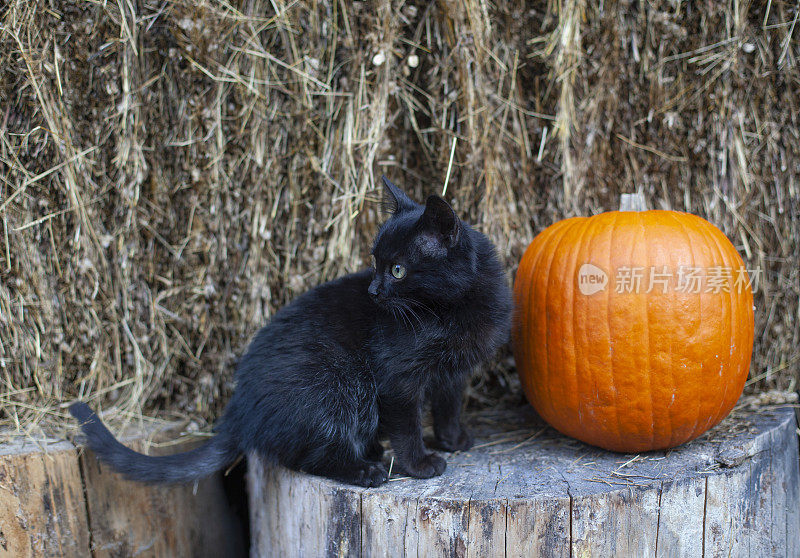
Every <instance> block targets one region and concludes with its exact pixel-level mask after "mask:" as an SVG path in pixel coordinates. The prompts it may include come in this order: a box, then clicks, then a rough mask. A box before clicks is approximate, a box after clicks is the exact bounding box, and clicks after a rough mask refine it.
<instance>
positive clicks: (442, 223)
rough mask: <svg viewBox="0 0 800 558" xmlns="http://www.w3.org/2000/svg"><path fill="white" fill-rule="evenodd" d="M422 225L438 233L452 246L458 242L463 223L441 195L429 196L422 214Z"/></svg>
mask: <svg viewBox="0 0 800 558" xmlns="http://www.w3.org/2000/svg"><path fill="white" fill-rule="evenodd" d="M422 225H423V227H425V229H426V230H427V231H430V232H432V233H436V234H438V235H439V236H440V238H442V239H443V240H445V241H446V242H447V243H448V244H449V245H450V246H453V245H454V244H456V242H458V237H459V234H460V232H461V225H460V222H459V220H458V216H457V215H456V212H455V211H453V208H452V207H450V204H448V203H447V202H446V201H444V200H443V199H442V198H440V197H439V196H429V197H428V200H427V201H426V202H425V211H424V212H423V214H422Z"/></svg>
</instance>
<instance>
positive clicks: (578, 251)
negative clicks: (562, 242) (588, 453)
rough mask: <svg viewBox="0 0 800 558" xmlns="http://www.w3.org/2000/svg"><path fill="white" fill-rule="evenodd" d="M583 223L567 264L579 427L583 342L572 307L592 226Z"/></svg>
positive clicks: (581, 415)
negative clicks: (579, 270)
mask: <svg viewBox="0 0 800 558" xmlns="http://www.w3.org/2000/svg"><path fill="white" fill-rule="evenodd" d="M583 225H584V226H583V230H582V231H581V232H580V237H579V238H578V242H576V243H575V250H574V257H573V258H572V259H571V262H570V265H569V266H568V269H570V270H571V271H572V272H573V274H572V277H570V278H569V279H570V281H569V284H570V285H571V287H572V297H571V298H572V304H571V306H572V308H573V312H572V343H571V346H572V353H573V375H574V376H575V389H574V390H572V395H573V397H574V400H575V406H574V408H575V409H577V410H578V426H579V427H583V413H582V412H581V407H582V405H581V403H580V401H581V395H582V389H581V386H582V385H583V382H582V381H581V380H583V376H584V375H585V371H584V373H583V374H581V373H580V371H581V369H582V368H584V367H583V366H582V365H583V363H584V362H585V355H581V357H582V358H579V356H578V353H579V352H582V351H583V347H584V343H578V342H577V335H576V334H575V329H576V323H577V319H576V312H575V310H574V309H575V308H576V306H577V304H576V303H577V296H578V292H579V289H577V288H575V284H574V282H575V274H574V271H575V268H576V263H577V262H578V261H580V259H581V258H580V256H581V255H582V254H583V248H584V246H583V242H584V239H585V238H586V233H587V232H588V231H589V230H590V229H591V228H592V225H593V223H592V220H591V219H587V220H586V221H585V222H584V223H583ZM584 322H585V320H584ZM585 326H586V324H585V323H584V331H585ZM588 368H591V366H589V367H588Z"/></svg>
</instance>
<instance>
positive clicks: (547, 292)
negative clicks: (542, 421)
mask: <svg viewBox="0 0 800 558" xmlns="http://www.w3.org/2000/svg"><path fill="white" fill-rule="evenodd" d="M574 224H575V222H574V221H573V222H570V223H569V225H568V226H564V227H562V229H560V230H559V231H557V233H561V235H560V236H558V235H557V234H556V233H554V234H553V237H551V238H550V239H549V240H550V242H555V249H554V250H551V255H550V260H549V262H548V264H547V273H545V276H546V277H547V282H546V283H545V289H544V301H545V302H544V305H545V306H544V308H545V350H544V357H545V371H546V372H545V373H546V377H545V384H546V385H547V398H548V402H549V403H550V408H551V410H552V413H553V416H555V415H556V414H557V411H556V408H555V405H554V404H553V382H552V381H551V378H550V376H551V370H550V366H549V363H550V361H551V359H550V349H551V348H552V345H553V343H551V342H550V335H551V332H552V328H551V327H550V311H549V307H548V306H549V305H548V301H549V300H550V283H552V282H553V281H552V280H551V279H550V273H551V271H552V270H553V261H554V260H555V259H556V255H557V254H558V253H559V250H560V248H561V245H562V243H563V242H564V239H565V238H566V237H567V234H566V233H567V232H568V231H569V230H570V229H571V228H573V225H574ZM556 345H557V344H556ZM556 373H557V371H556ZM559 385H560V386H562V389H561V393H560V397H559V399H558V401H560V402H561V401H564V388H563V383H561V382H559ZM558 414H559V415H560V412H559V413H558Z"/></svg>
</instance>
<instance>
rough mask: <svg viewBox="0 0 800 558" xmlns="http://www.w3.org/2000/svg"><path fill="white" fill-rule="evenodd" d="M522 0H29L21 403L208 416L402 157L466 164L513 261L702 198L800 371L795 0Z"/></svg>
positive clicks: (6, 101) (765, 343)
mask: <svg viewBox="0 0 800 558" xmlns="http://www.w3.org/2000/svg"><path fill="white" fill-rule="evenodd" d="M196 4H199V7H197V6H196ZM522 4H524V3H520V2H496V3H493V4H490V3H488V2H485V1H484V0H465V1H463V2H449V1H440V2H432V1H431V2H404V3H391V2H389V1H388V0H380V1H377V2H369V3H368V2H341V1H337V0H330V1H328V0H324V1H316V2H305V1H301V2H294V1H292V2H287V1H284V0H270V1H266V0H248V1H244V2H236V3H235V5H234V4H231V3H228V2H226V1H225V0H205V1H201V2H199V3H196V2H193V1H188V0H184V1H180V0H137V1H136V2H128V1H125V0H120V1H118V2H114V1H109V2H104V1H103V2H101V1H66V2H62V1H60V0H58V1H57V0H9V2H8V3H7V4H6V6H5V7H4V8H0V22H1V23H0V68H2V70H0V72H1V73H0V75H2V81H1V82H0V138H1V139H0V220H2V222H1V223H0V382H1V383H2V388H1V389H0V423H1V424H2V425H4V426H9V425H10V426H12V427H17V428H21V429H22V430H26V431H30V430H31V429H32V428H33V427H34V426H35V425H39V424H56V423H58V421H59V420H60V419H61V417H63V416H65V415H64V409H63V407H59V404H60V403H61V402H62V401H66V400H70V399H72V398H74V397H76V396H81V397H84V398H86V397H88V396H91V397H94V398H96V403H97V404H102V406H103V407H105V408H107V409H108V408H112V409H115V410H116V411H117V412H119V413H120V414H121V415H122V416H133V415H135V414H138V413H140V412H142V411H145V412H149V413H152V412H154V411H155V410H162V411H164V410H166V411H172V412H176V413H184V414H187V415H191V416H195V417H201V418H203V419H211V418H213V417H214V416H215V415H216V414H217V413H218V411H219V409H220V408H221V406H222V405H223V404H224V402H225V401H226V399H227V396H228V395H229V393H230V391H231V389H232V382H231V378H232V372H233V367H234V363H235V361H236V358H237V356H238V355H240V354H241V352H242V350H243V348H244V347H245V345H246V343H247V341H248V338H249V336H250V335H251V334H252V333H253V332H254V331H255V330H256V329H257V328H258V327H260V326H261V325H263V323H264V322H265V320H267V319H268V318H269V316H270V315H271V313H272V312H274V311H275V309H276V308H278V307H280V306H281V305H283V304H285V303H286V302H287V301H289V300H290V299H292V298H293V297H294V296H296V295H297V294H298V293H301V292H303V291H305V290H306V289H308V288H309V287H311V286H313V285H316V284H318V283H320V282H321V281H324V280H326V279H329V278H332V277H335V276H337V275H339V274H342V273H344V272H347V271H352V270H355V269H357V268H359V267H360V266H362V265H365V264H366V263H367V261H368V260H367V258H368V246H369V243H368V240H369V238H370V235H371V234H372V233H373V232H374V230H375V227H376V223H377V222H378V220H379V219H380V216H379V214H378V206H377V204H376V203H375V202H376V200H377V196H378V192H379V190H378V188H377V183H376V178H377V177H379V175H380V174H381V173H385V174H387V175H389V176H391V177H392V179H393V180H394V181H395V182H397V183H398V184H402V185H405V186H406V187H408V188H409V189H410V190H411V191H412V192H413V194H415V195H416V197H417V198H419V199H421V198H423V196H425V195H427V194H429V193H432V192H435V191H440V190H441V189H442V187H443V185H444V183H445V178H446V176H448V173H449V180H448V182H447V194H446V195H447V197H448V198H450V199H453V200H454V205H455V207H456V208H457V210H458V211H459V212H461V213H462V214H464V215H466V216H468V217H469V219H471V220H472V222H473V223H476V225H477V226H478V227H479V228H481V229H482V230H484V231H485V232H486V233H487V234H489V235H490V236H491V238H492V239H493V240H494V241H495V242H496V243H497V246H498V248H499V250H500V251H501V253H502V255H503V257H504V258H505V260H506V262H507V264H508V269H509V274H511V273H513V271H514V270H515V267H516V262H517V261H518V259H519V257H520V256H521V254H522V251H523V249H524V247H525V246H526V245H527V243H528V242H529V241H530V240H531V239H532V237H533V236H534V234H535V233H536V232H538V231H539V230H541V229H542V228H543V227H545V226H547V225H548V224H550V223H552V222H553V221H555V220H557V219H560V218H563V217H565V216H570V215H575V214H591V213H594V212H599V211H602V210H606V209H613V208H615V207H616V206H617V203H618V202H617V200H618V196H619V194H620V193H621V192H625V191H631V190H634V189H639V190H641V191H643V192H645V194H646V196H647V197H648V199H649V200H650V203H651V205H652V206H653V207H664V208H674V209H680V210H688V211H692V212H695V213H697V214H699V215H702V216H704V217H707V218H708V219H709V220H711V221H712V222H713V223H715V224H717V225H718V226H719V227H720V228H722V229H723V231H724V232H725V233H726V234H727V235H728V236H729V237H730V238H731V239H732V240H733V241H734V243H735V244H736V245H737V246H738V247H739V248H740V251H741V253H742V254H743V255H744V256H745V259H746V261H747V263H748V267H749V268H760V269H762V270H763V272H762V275H761V277H760V285H759V292H758V294H757V302H756V305H757V309H758V311H757V315H756V316H757V317H756V319H757V323H756V330H757V332H758V336H757V339H756V346H755V354H754V359H753V369H752V372H751V377H752V378H753V380H754V385H755V386H757V387H758V388H780V389H786V388H794V385H795V384H794V382H795V376H796V372H797V369H798V359H800V352H798V347H800V316H798V297H799V296H800V292H799V289H800V286H799V285H800V277H798V273H799V271H798V270H799V269H800V202H798V198H799V197H800V196H799V195H798V188H800V138H798V134H799V133H800V126H798V124H799V123H798V118H799V117H798V113H800V106H798V104H800V69H799V68H798V57H800V40H799V39H798V38H799V37H800V29H795V27H796V26H795V24H796V23H797V20H798V13H799V12H798V6H797V4H796V2H785V1H779V0H774V1H772V2H769V3H765V5H762V4H761V3H756V4H755V5H753V6H750V5H749V4H748V3H747V2H733V3H731V4H728V3H721V2H704V3H694V2H693V3H689V4H685V3H680V2H666V1H664V2H659V1H654V2H647V3H629V2H620V3H617V2H601V3H589V2H584V1H582V0H564V1H563V2H552V1H551V2H537V3H533V4H531V5H528V6H523V5H522ZM798 27H800V26H798ZM510 366H511V364H510V363H509V360H508V359H507V358H503V359H501V364H500V365H499V366H493V367H491V370H490V371H484V372H482V373H481V374H479V375H478V376H477V378H476V380H475V385H474V386H473V390H472V391H471V393H472V395H473V397H474V400H475V401H477V402H478V403H481V402H484V403H485V402H487V401H491V400H492V398H493V397H497V396H498V394H502V393H504V392H507V391H508V389H509V387H508V386H509V384H510V385H511V389H514V386H513V373H510V372H509V369H510ZM517 393H518V392H517Z"/></svg>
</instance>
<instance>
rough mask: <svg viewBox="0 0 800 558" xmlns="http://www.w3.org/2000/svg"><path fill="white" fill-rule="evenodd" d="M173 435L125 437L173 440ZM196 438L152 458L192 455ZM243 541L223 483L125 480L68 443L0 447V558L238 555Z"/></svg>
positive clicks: (134, 441)
mask: <svg viewBox="0 0 800 558" xmlns="http://www.w3.org/2000/svg"><path fill="white" fill-rule="evenodd" d="M176 435H177V434H176V433H175V432H174V431H171V430H168V431H167V432H164V431H159V432H151V433H150V434H149V435H148V436H142V435H141V434H140V435H136V436H129V437H126V438H125V439H124V440H125V442H126V444H128V445H130V446H131V447H134V448H136V449H142V446H143V445H144V444H143V438H148V439H173V438H175V437H176ZM194 444H196V439H195V440H191V441H188V442H187V441H186V439H184V441H183V442H179V443H177V444H175V445H172V446H171V447H169V448H159V449H156V448H153V451H152V452H148V453H154V454H155V453H173V452H177V451H182V450H186V449H189V448H190V447H191V446H192V445H194ZM244 553H245V547H244V537H243V536H242V533H241V531H240V530H239V527H238V526H237V525H236V518H235V517H234V514H233V513H232V511H231V510H230V509H229V507H228V503H227V499H226V497H225V494H224V491H223V487H222V479H221V477H220V476H219V475H215V476H213V477H210V478H208V479H205V480H203V481H201V482H200V483H198V485H197V486H192V485H184V486H167V487H164V486H161V487H154V486H147V485H143V484H139V483H134V482H130V481H127V480H125V479H123V478H122V477H120V475H118V474H116V473H114V472H113V471H111V470H110V469H109V468H108V467H105V466H103V465H101V464H100V463H98V461H97V459H96V457H95V456H94V454H92V452H90V451H89V450H85V451H81V449H80V448H79V447H76V446H75V445H73V444H72V443H71V442H67V441H58V442H48V441H44V442H40V443H33V442H30V441H25V440H21V439H20V440H17V441H15V442H12V443H7V444H2V445H0V558H4V557H6V556H8V557H13V558H22V557H25V556H68V557H69V556H75V557H83V556H93V557H95V558H100V557H104V556H153V557H156V556H238V555H242V554H244Z"/></svg>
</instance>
